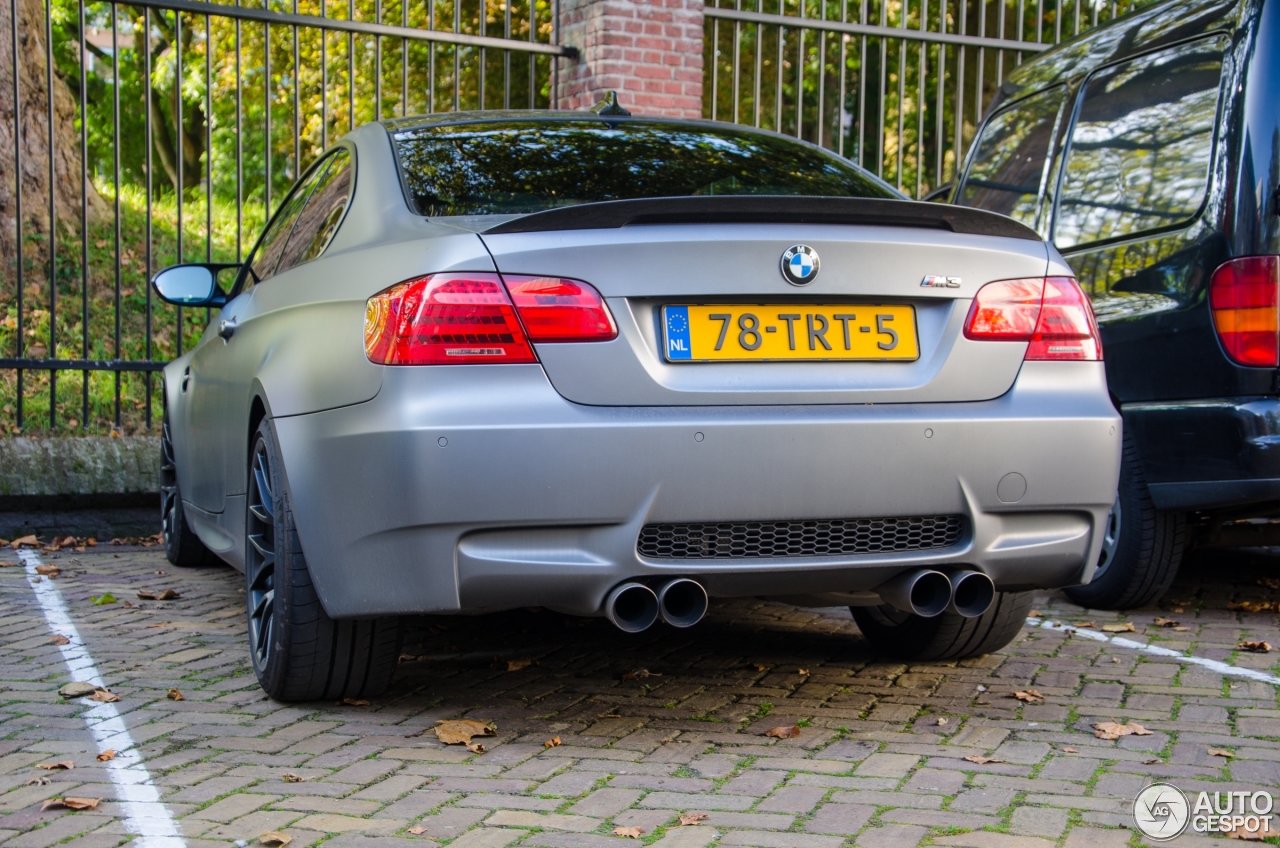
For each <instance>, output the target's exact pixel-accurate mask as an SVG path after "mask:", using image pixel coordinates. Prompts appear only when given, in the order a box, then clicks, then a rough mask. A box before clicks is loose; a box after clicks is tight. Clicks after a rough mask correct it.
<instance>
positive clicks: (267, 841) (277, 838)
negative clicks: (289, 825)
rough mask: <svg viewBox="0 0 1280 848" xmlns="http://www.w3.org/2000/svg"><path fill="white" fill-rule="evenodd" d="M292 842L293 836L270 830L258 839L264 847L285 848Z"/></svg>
mask: <svg viewBox="0 0 1280 848" xmlns="http://www.w3.org/2000/svg"><path fill="white" fill-rule="evenodd" d="M292 841H293V837H292V836H290V835H289V834H287V833H281V832H280V831H278V830H268V831H267V832H266V833H264V834H262V835H261V836H259V837H258V842H260V843H262V844H263V845H277V846H279V848H284V846H286V845H288V844H289V843H290V842H292Z"/></svg>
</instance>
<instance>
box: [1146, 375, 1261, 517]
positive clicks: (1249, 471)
mask: <svg viewBox="0 0 1280 848" xmlns="http://www.w3.org/2000/svg"><path fill="white" fill-rule="evenodd" d="M1123 412H1124V420H1125V426H1126V427H1128V428H1129V435H1130V436H1131V437H1132V438H1133V440H1134V443H1135V444H1136V445H1137V447H1138V454H1139V455H1140V456H1141V457H1142V470H1143V473H1144V475H1145V476H1146V478H1147V485H1148V486H1149V488H1150V490H1151V499H1152V501H1153V502H1154V503H1155V505H1156V507H1157V508H1159V509H1167V510H1177V511H1187V510H1211V509H1212V510H1217V509H1227V510H1229V509H1232V508H1233V507H1249V506H1251V505H1254V504H1259V505H1260V504H1267V503H1280V399H1277V398H1275V397H1248V398H1218V399H1210V400H1197V401H1184V402H1174V403H1141V404H1126V405H1125V406H1124V409H1123Z"/></svg>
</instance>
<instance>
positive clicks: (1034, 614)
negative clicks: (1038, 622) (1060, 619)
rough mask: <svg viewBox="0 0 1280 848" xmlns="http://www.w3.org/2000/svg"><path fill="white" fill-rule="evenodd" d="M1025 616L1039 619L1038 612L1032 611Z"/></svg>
mask: <svg viewBox="0 0 1280 848" xmlns="http://www.w3.org/2000/svg"><path fill="white" fill-rule="evenodd" d="M1027 616H1028V617H1029V618H1039V617H1040V610H1032V611H1031V612H1029V613H1027Z"/></svg>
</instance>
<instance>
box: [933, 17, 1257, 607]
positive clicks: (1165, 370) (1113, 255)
mask: <svg viewBox="0 0 1280 848" xmlns="http://www.w3.org/2000/svg"><path fill="white" fill-rule="evenodd" d="M951 202H953V203H957V204H960V205H963V206H977V207H980V208H983V209H990V210H993V211H996V212H1002V213H1004V214H1006V215H1009V216H1012V217H1013V218H1016V219H1018V220H1019V221H1022V222H1023V223H1025V224H1027V225H1028V226H1031V227H1034V228H1035V229H1036V230H1037V231H1039V232H1040V233H1041V235H1043V236H1044V237H1045V238H1048V239H1051V240H1052V241H1053V242H1054V244H1055V245H1057V247H1058V250H1060V251H1061V252H1062V254H1063V255H1064V256H1065V257H1066V259H1067V261H1068V262H1069V263H1070V264H1071V267H1072V268H1074V269H1075V272H1076V275H1077V276H1078V278H1079V280H1080V284H1081V285H1082V286H1083V287H1084V289H1085V291H1086V292H1088V293H1089V295H1090V297H1091V298H1092V300H1093V306H1094V310H1095V311H1096V312H1097V315H1098V322H1099V324H1100V325H1101V328H1102V338H1103V347H1104V350H1105V356H1106V363H1107V379H1108V380H1109V382H1110V384H1111V392H1112V396H1113V399H1114V401H1115V404H1116V406H1117V408H1119V409H1120V410H1121V412H1122V413H1123V415H1124V422H1125V453H1124V465H1123V469H1122V471H1121V475H1120V489H1119V494H1118V497H1117V498H1116V505H1115V508H1114V510H1113V512H1112V521H1111V523H1110V526H1109V529H1108V536H1107V539H1106V544H1105V546H1104V549H1103V554H1102V560H1101V561H1100V562H1099V564H1098V569H1097V573H1096V575H1095V577H1094V579H1093V581H1092V582H1091V583H1088V584H1086V585H1083V586H1077V587H1074V588H1072V589H1069V590H1067V594H1068V595H1070V596H1071V598H1072V599H1073V600H1075V601H1077V602H1078V603H1082V604H1085V605H1088V606H1092V607H1097V608H1111V609H1115V608H1125V607H1132V606H1139V605H1142V604H1145V603H1148V602H1150V601H1152V600H1154V599H1156V598H1157V597H1159V596H1160V595H1161V594H1162V593H1163V592H1164V591H1165V590H1166V589H1167V588H1168V587H1169V584H1170V583H1171V582H1172V581H1173V577H1174V574H1175V573H1176V571H1177V568H1178V564H1179V562H1180V560H1181V559H1182V555H1183V552H1184V551H1185V550H1186V548H1187V547H1188V545H1190V544H1203V545H1243V544H1252V545H1265V544H1280V398H1278V397H1277V394H1278V393H1280V370H1278V366H1280V328H1278V325H1280V318H1278V301H1280V256H1278V255H1277V254H1280V208H1278V206H1280V0H1243V2H1240V0H1174V2H1168V3H1161V4H1159V5H1156V6H1152V7H1150V8H1147V9H1145V10H1143V11H1140V12H1137V13H1134V14H1132V15H1129V16H1127V17H1125V18H1122V19H1120V20H1118V21H1115V22H1113V23H1111V24H1109V25H1107V26H1104V27H1100V28H1098V29H1096V30H1092V31H1090V32H1088V33H1086V34H1085V35H1082V36H1080V37H1079V38H1076V39H1074V40H1073V41H1069V42H1067V43H1065V44H1062V45H1060V46H1058V47H1056V48H1054V49H1053V50H1051V51H1048V52H1046V53H1044V54H1042V55H1040V56H1038V57H1036V58H1035V59H1034V60H1032V61H1030V62H1028V63H1026V64H1024V65H1022V66H1021V67H1019V68H1018V69H1017V70H1016V71H1015V72H1014V73H1013V74H1012V75H1011V76H1010V77H1009V79H1008V81H1007V82H1005V83H1004V84H1003V85H1002V86H1001V88H1000V90H999V92H998V94H997V97H996V100H995V102H994V104H993V105H992V108H991V110H990V111H989V112H988V116H987V118H986V120H985V121H984V122H983V125H982V128H981V130H980V131H979V134H978V137H977V140H976V141H975V143H974V145H973V147H972V148H971V149H970V151H969V155H968V158H967V160H966V163H965V166H964V171H963V176H962V178H961V180H960V181H959V183H958V184H957V186H956V189H955V191H954V192H953V193H952V196H951Z"/></svg>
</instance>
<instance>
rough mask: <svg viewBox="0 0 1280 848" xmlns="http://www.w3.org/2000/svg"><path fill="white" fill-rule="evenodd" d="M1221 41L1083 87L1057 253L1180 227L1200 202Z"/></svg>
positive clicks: (1132, 64) (1162, 55)
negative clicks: (1086, 245) (1094, 243)
mask: <svg viewBox="0 0 1280 848" xmlns="http://www.w3.org/2000/svg"><path fill="white" fill-rule="evenodd" d="M1225 47H1226V42H1225V39H1222V38H1213V39H1207V40H1202V41H1197V42H1193V43H1190V44H1183V45H1180V46H1178V47H1172V48H1169V49H1168V50H1162V51H1160V52H1158V53H1152V54H1150V55H1147V56H1142V57H1139V58H1137V59H1132V60H1130V61H1128V62H1122V63H1121V64H1118V65H1114V66H1112V67H1109V68H1104V69H1102V70H1101V71H1098V72H1097V73H1095V74H1094V75H1093V76H1091V77H1090V78H1089V80H1088V81H1087V82H1086V83H1085V86H1084V91H1083V93H1082V95H1081V99H1080V106H1079V112H1078V114H1077V116H1076V122H1075V126H1074V127H1073V128H1072V131H1071V146H1070V149H1069V152H1068V153H1067V161H1066V165H1065V170H1064V174H1063V184H1062V194H1061V198H1060V200H1059V206H1058V214H1057V219H1056V221H1055V223H1054V242H1055V243H1056V244H1057V246H1058V247H1059V248H1069V247H1073V246H1075V245H1080V244H1088V243H1090V242H1095V241H1101V240H1103V239H1113V238H1123V237H1126V236H1132V235H1136V234H1139V233H1142V232H1146V231H1150V230H1160V229H1164V228H1167V227H1171V226H1176V225H1178V224H1182V223H1185V222H1186V221H1188V220H1190V219H1191V218H1193V217H1194V216H1195V214H1196V213H1197V212H1198V211H1199V209H1200V206H1201V204H1202V203H1203V201H1204V196H1205V191H1206V190H1207V188H1208V184H1209V169H1210V165H1211V161H1210V160H1211V157H1212V155H1213V138H1214V125H1215V123H1216V120H1217V114H1218V89H1219V87H1220V83H1221V79H1222V56H1223V51H1224V49H1225Z"/></svg>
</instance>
